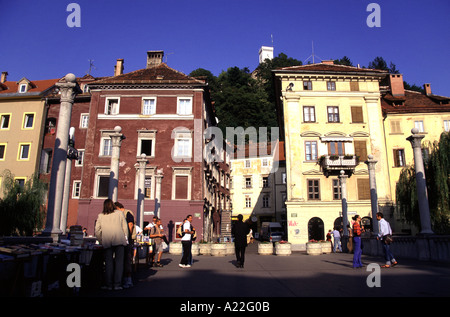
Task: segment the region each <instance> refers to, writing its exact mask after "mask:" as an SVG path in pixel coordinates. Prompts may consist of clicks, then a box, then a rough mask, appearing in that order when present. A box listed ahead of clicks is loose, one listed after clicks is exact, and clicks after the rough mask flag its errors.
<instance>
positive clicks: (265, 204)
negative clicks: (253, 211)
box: [262, 195, 270, 208]
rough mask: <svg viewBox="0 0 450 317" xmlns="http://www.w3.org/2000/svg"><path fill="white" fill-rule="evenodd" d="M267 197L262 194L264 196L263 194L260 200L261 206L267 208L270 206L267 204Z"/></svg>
mask: <svg viewBox="0 0 450 317" xmlns="http://www.w3.org/2000/svg"><path fill="white" fill-rule="evenodd" d="M269 198H270V196H269V195H264V196H263V200H262V202H263V208H269V207H270V206H269Z"/></svg>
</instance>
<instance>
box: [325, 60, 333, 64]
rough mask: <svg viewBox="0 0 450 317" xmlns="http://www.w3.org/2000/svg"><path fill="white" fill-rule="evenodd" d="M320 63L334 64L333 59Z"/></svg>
mask: <svg viewBox="0 0 450 317" xmlns="http://www.w3.org/2000/svg"><path fill="white" fill-rule="evenodd" d="M322 64H326V65H334V61H333V60H327V61H322Z"/></svg>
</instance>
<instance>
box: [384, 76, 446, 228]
mask: <svg viewBox="0 0 450 317" xmlns="http://www.w3.org/2000/svg"><path fill="white" fill-rule="evenodd" d="M385 85H386V86H383V87H381V89H382V95H383V98H382V104H381V105H382V109H383V117H384V125H383V129H384V131H385V134H386V136H385V140H386V149H387V152H386V156H387V162H388V167H389V179H390V184H391V186H390V191H391V193H390V195H391V197H392V198H393V200H395V188H396V183H397V181H398V179H399V176H400V172H401V171H402V169H403V167H405V166H408V165H410V166H414V157H413V150H412V147H411V144H410V143H409V142H408V141H406V138H407V137H409V136H410V135H411V129H413V128H418V129H419V132H420V134H422V135H424V138H423V140H422V146H423V154H424V161H426V159H427V151H428V148H427V144H429V143H433V142H434V141H439V138H440V135H441V134H442V132H444V131H446V132H449V130H450V104H449V102H450V98H448V97H442V96H437V95H434V94H432V93H431V86H430V84H425V85H424V93H420V92H416V91H410V90H405V89H404V85H403V75H401V74H390V75H389V77H388V80H386V82H385ZM394 218H395V224H394V226H395V228H396V229H397V231H399V232H400V231H404V232H409V230H411V229H412V230H413V231H412V232H411V233H413V234H414V233H416V232H417V228H410V227H409V226H408V225H407V224H405V221H404V219H403V218H402V215H400V214H399V213H396V214H395V217H394Z"/></svg>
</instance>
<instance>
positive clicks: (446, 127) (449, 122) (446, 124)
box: [444, 120, 450, 132]
mask: <svg viewBox="0 0 450 317" xmlns="http://www.w3.org/2000/svg"><path fill="white" fill-rule="evenodd" d="M444 131H445V132H449V131H450V120H444Z"/></svg>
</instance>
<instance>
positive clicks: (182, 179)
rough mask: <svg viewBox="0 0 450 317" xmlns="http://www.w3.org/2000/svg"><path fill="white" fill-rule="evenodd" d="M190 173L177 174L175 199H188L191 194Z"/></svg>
mask: <svg viewBox="0 0 450 317" xmlns="http://www.w3.org/2000/svg"><path fill="white" fill-rule="evenodd" d="M188 181H189V177H188V175H176V176H175V199H188V198H189V197H188V194H189V188H188V187H189V183H188Z"/></svg>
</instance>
